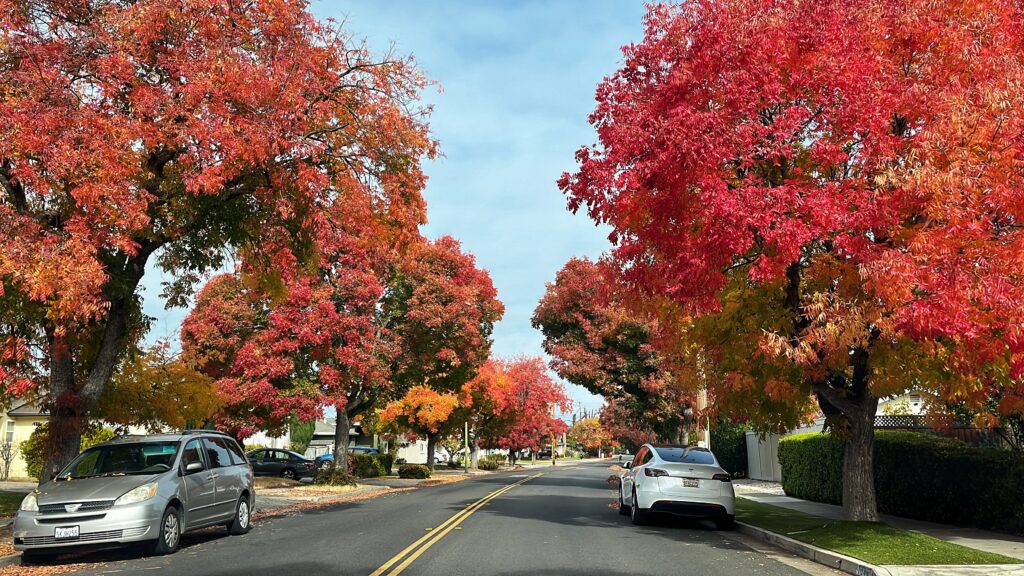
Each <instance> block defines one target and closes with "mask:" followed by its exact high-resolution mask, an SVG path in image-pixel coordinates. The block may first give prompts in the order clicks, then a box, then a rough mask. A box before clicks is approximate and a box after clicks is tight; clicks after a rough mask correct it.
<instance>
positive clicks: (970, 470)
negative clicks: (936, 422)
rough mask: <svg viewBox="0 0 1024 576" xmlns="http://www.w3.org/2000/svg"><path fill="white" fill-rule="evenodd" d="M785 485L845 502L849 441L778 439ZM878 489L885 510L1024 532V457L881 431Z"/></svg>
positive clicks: (806, 495) (803, 494) (793, 491)
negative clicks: (845, 453) (845, 459)
mask: <svg viewBox="0 0 1024 576" xmlns="http://www.w3.org/2000/svg"><path fill="white" fill-rule="evenodd" d="M779 462H780V463H781V464H782V488H783V490H785V492H786V494H788V495H790V496H794V497H797V498H803V499H805V500H813V501H816V502H827V503H830V504H840V503H841V502H842V467H843V446H842V444H841V443H840V442H838V441H836V440H834V439H832V438H830V437H829V436H827V435H823V434H802V435H799V436H791V437H789V438H783V439H782V441H780V442H779ZM875 493H876V496H877V499H878V510H879V512H883V513H886V514H893V515H895V516H903V517H905V518H916V519H919V520H927V521H930V522H939V523H943V524H960V525H968V526H977V527H978V528H986V529H993V530H1001V531H1005V532H1011V533H1016V534H1024V458H1021V457H1020V455H1017V454H1015V453H1013V452H1008V451H1003V450H994V449H989V448H974V447H971V446H968V445H967V444H964V443H963V442H960V441H959V440H954V439H951V438H944V437H941V436H935V435H931V434H921V433H916V432H901V431H895V430H879V431H876V432H875Z"/></svg>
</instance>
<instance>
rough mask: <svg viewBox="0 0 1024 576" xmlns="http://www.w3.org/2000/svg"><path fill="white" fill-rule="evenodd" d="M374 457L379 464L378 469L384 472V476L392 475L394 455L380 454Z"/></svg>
mask: <svg viewBox="0 0 1024 576" xmlns="http://www.w3.org/2000/svg"><path fill="white" fill-rule="evenodd" d="M374 457H375V458H376V459H377V462H379V463H380V467H381V468H382V469H383V470H384V473H385V474H387V475H388V476H390V475H391V474H393V472H392V469H394V467H395V455H394V454H391V453H388V452H382V453H380V454H374Z"/></svg>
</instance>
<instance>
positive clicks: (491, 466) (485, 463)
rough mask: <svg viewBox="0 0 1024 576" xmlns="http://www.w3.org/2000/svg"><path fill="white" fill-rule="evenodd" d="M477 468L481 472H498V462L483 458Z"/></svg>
mask: <svg viewBox="0 0 1024 576" xmlns="http://www.w3.org/2000/svg"><path fill="white" fill-rule="evenodd" d="M476 467H477V468H479V469H481V470H497V469H498V461H497V460H496V459H494V458H483V459H481V460H480V461H479V462H477V464H476Z"/></svg>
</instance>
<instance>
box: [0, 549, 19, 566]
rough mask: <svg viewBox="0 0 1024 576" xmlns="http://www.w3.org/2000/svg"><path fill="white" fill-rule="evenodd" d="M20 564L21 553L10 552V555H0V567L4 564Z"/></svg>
mask: <svg viewBox="0 0 1024 576" xmlns="http://www.w3.org/2000/svg"><path fill="white" fill-rule="evenodd" d="M14 565H18V566H20V565H21V553H20V552H19V553H17V554H11V555H10V556H0V568H3V567H4V566H14Z"/></svg>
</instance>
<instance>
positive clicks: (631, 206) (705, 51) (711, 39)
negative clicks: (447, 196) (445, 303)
mask: <svg viewBox="0 0 1024 576" xmlns="http://www.w3.org/2000/svg"><path fill="white" fill-rule="evenodd" d="M645 23H646V34H645V37H644V40H643V41H642V42H640V43H638V44H636V45H633V46H630V47H628V48H626V49H625V62H624V64H623V67H622V69H621V70H619V71H618V72H617V73H616V74H614V75H612V76H611V77H609V78H608V79H607V80H605V81H604V82H603V83H602V84H601V86H600V88H599V89H598V105H597V109H596V110H595V112H594V113H593V115H592V116H591V121H592V123H593V124H594V126H595V127H596V129H597V132H598V138H599V145H597V146H594V147H585V148H583V149H581V150H580V151H579V153H578V155H577V158H578V161H579V170H578V171H577V172H575V173H573V174H567V175H565V176H564V177H563V179H562V180H561V182H560V184H561V188H562V189H563V190H564V191H565V193H566V194H567V195H568V197H569V203H570V207H571V208H572V209H573V210H576V209H578V208H581V207H585V208H586V209H587V210H588V212H589V213H590V215H591V216H592V217H593V218H595V219H596V220H598V221H600V222H603V223H606V224H607V225H609V226H611V227H612V229H613V233H612V239H613V241H614V242H615V249H614V257H615V259H616V260H617V261H618V262H619V263H620V264H622V268H623V270H624V271H625V276H626V279H627V280H628V281H629V282H630V283H632V284H633V285H635V286H638V287H640V288H642V289H643V290H646V291H647V292H648V293H652V294H660V295H662V296H664V297H668V298H671V299H673V300H675V301H676V302H678V303H679V304H680V305H681V306H683V307H684V308H685V309H686V310H687V311H688V313H690V314H693V315H694V316H695V317H698V318H700V317H704V316H708V315H714V314H716V313H718V312H719V311H722V310H723V308H725V312H726V313H727V314H731V315H732V316H733V318H736V319H740V318H742V319H743V322H729V323H727V325H728V326H730V328H728V329H727V330H725V331H724V332H719V333H720V334H728V335H730V336H731V337H732V338H734V339H735V341H736V342H738V343H739V344H740V345H741V346H743V347H745V348H746V349H748V350H756V354H754V355H748V356H747V357H746V361H742V360H740V359H741V358H742V355H740V354H724V355H721V357H723V358H731V359H732V361H730V362H726V363H724V364H721V366H722V368H723V370H722V373H723V375H724V378H723V379H722V381H723V382H728V383H729V384H728V386H723V387H722V392H723V393H736V394H738V395H740V396H741V397H742V396H747V397H754V396H759V395H760V396H763V397H769V398H771V399H772V400H773V401H776V402H779V403H780V404H788V403H789V402H788V401H787V400H788V399H792V400H793V401H794V402H804V400H803V398H805V397H807V396H810V395H814V397H816V399H817V400H818V402H819V404H820V406H821V409H822V410H823V411H824V413H825V414H826V415H827V416H828V417H829V421H830V424H832V425H833V427H834V428H835V429H837V430H841V431H842V432H843V436H844V437H845V438H846V442H845V453H844V464H843V466H844V486H843V498H842V500H843V505H844V507H845V509H846V514H847V516H848V517H849V518H851V519H855V520H875V519H877V512H876V505H875V496H874V484H873V472H872V455H873V446H874V444H873V439H874V433H873V418H874V414H875V411H876V406H877V402H878V398H879V397H880V396H883V395H885V394H887V393H891V392H893V391H895V390H899V389H900V387H904V388H905V387H906V386H908V385H909V384H910V380H911V379H910V378H907V377H905V376H904V375H902V374H900V372H899V370H898V367H899V366H901V365H910V366H913V365H915V364H918V363H917V360H922V362H923V363H924V364H926V365H933V366H936V367H937V368H938V370H937V371H934V372H932V373H931V374H925V373H922V371H920V370H914V371H913V373H912V374H913V375H914V376H917V375H921V376H923V378H922V379H920V381H919V382H918V383H919V384H920V385H923V386H925V387H928V388H931V389H933V390H934V391H935V392H936V393H937V394H939V395H940V396H942V397H946V398H952V399H966V400H970V399H972V398H985V397H987V396H988V394H987V393H986V389H990V388H991V386H992V385H993V382H996V381H1001V380H1008V381H1009V382H1010V386H1009V387H1008V388H1009V389H1010V392H1011V393H1012V394H1013V395H1017V396H1019V395H1020V393H1021V376H1022V375H1024V354H1022V352H1024V338H1022V332H1021V328H1020V326H1021V325H1022V324H1021V315H1022V314H1021V307H1020V304H1019V303H1020V301H1021V299H1022V297H1024V277H1022V276H1021V274H1020V273H1019V271H1020V263H1021V262H1022V261H1024V228H1022V227H1021V222H1022V219H1024V202H1022V194H1021V190H1022V189H1024V172H1022V171H1021V170H1020V161H1021V158H1022V156H1024V138H1021V134H1022V133H1024V92H1022V91H1021V90H1020V89H1019V87H1020V86H1021V84H1022V82H1024V50H1022V48H1024V34H1022V23H1024V16H1022V13H1021V11H1020V9H1019V6H1018V5H1017V4H1016V3H1013V2H1003V1H1000V0H991V1H988V0H982V1H973V2H959V1H944V2H931V1H923V0H872V1H868V2H862V1H844V2H838V3H837V2H833V1H828V2H826V1H823V0H821V1H811V2H797V1H795V0H794V1H782V2H774V1H772V2H769V1H767V0H763V1H762V0H755V1H752V2H748V1H733V0H698V1H695V2H686V3H681V4H671V5H654V6H652V7H651V8H650V10H649V12H648V14H647V16H646V19H645ZM750 302H756V303H758V305H759V306H761V305H763V306H761V307H760V308H759V309H758V312H763V313H758V314H746V312H745V311H746V310H747V309H748V306H747V304H748V303H750ZM730 345H731V342H730V341H728V340H726V341H717V342H714V343H712V344H711V345H710V346H709V348H708V349H707V350H706V352H707V353H708V356H711V357H710V358H709V361H710V362H712V363H715V362H716V359H715V358H714V355H715V354H717V353H718V352H721V351H723V350H727V349H728V348H729V347H730ZM762 360H763V362H762ZM763 365H768V366H770V367H771V369H770V370H763V369H762V366H763ZM1013 404H1014V403H1013V402H1009V403H1008V405H1013ZM787 410H788V411H789V412H790V413H797V412H799V411H797V410H789V409H788V408H787Z"/></svg>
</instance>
